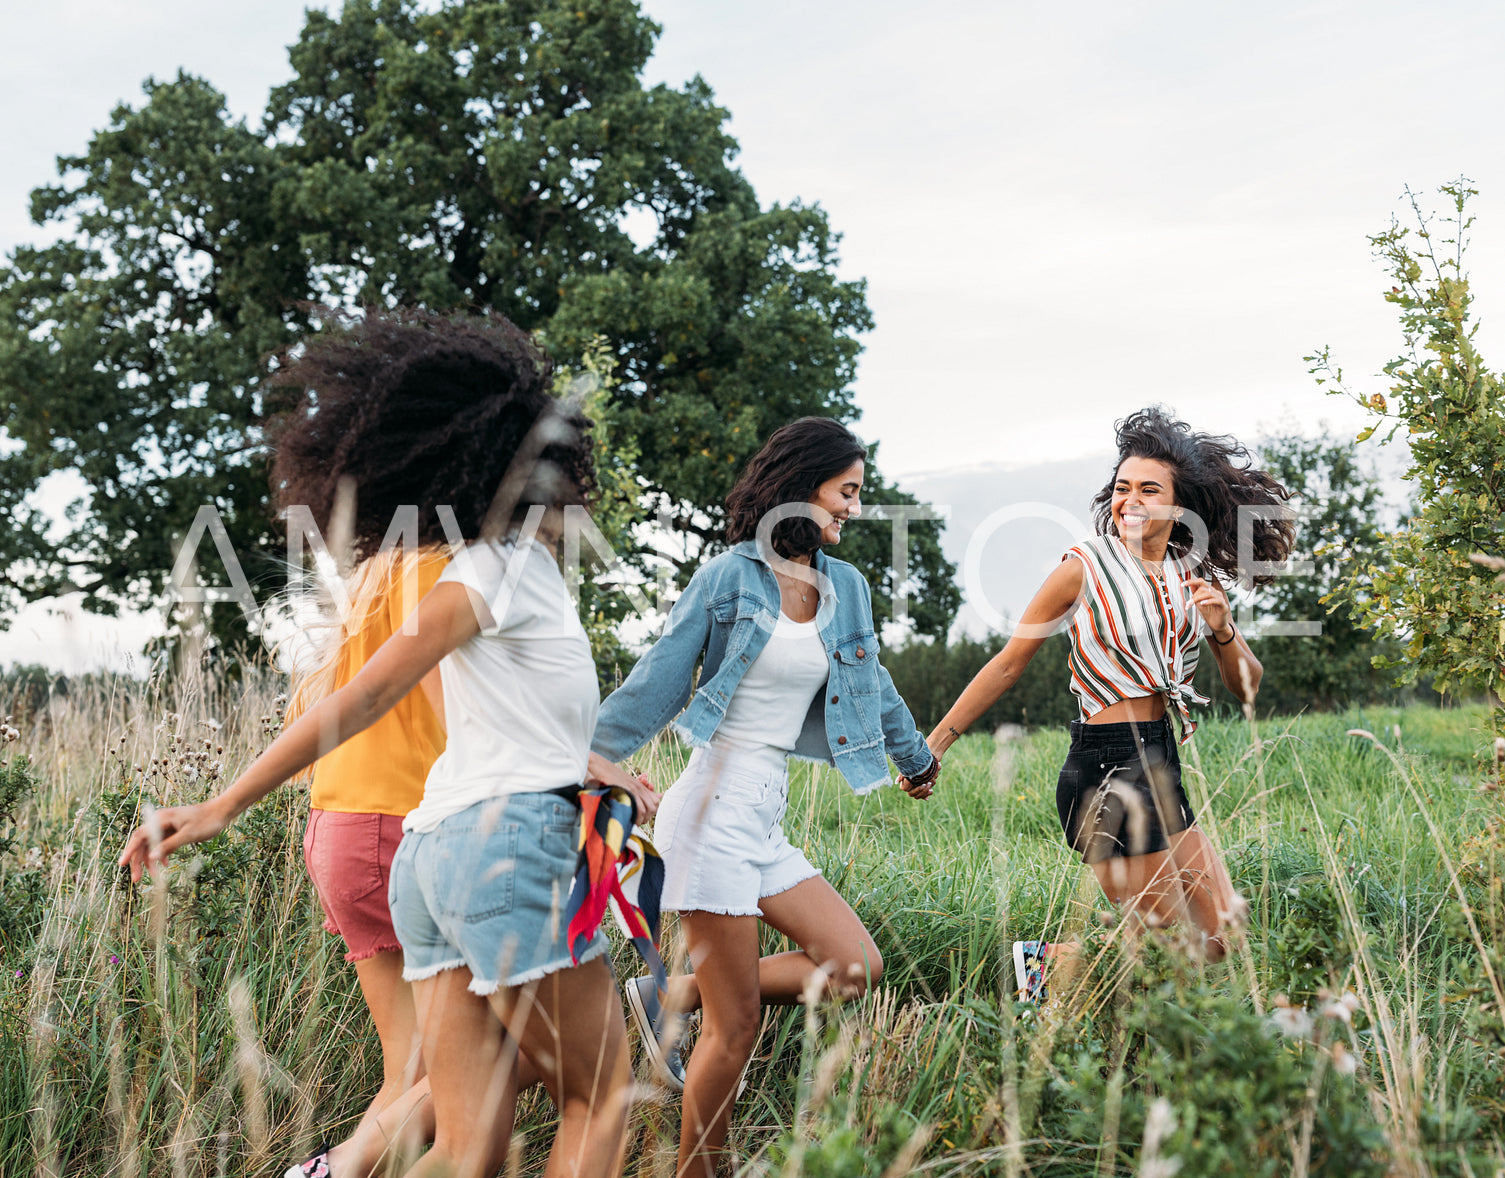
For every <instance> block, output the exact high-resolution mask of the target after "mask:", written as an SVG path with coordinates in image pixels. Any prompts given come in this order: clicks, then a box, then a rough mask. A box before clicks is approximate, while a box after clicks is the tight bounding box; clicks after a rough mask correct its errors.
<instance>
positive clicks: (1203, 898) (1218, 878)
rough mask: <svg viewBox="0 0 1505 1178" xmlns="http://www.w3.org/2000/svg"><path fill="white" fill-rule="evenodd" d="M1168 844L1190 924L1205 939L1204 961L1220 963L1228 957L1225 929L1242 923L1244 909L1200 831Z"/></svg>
mask: <svg viewBox="0 0 1505 1178" xmlns="http://www.w3.org/2000/svg"><path fill="white" fill-rule="evenodd" d="M1170 843H1171V858H1172V859H1173V860H1175V863H1176V870H1177V871H1178V872H1180V875H1181V890H1182V892H1183V894H1184V895H1185V896H1186V906H1187V908H1188V909H1190V911H1191V919H1192V923H1194V924H1195V925H1196V926H1197V927H1198V928H1199V929H1201V930H1202V932H1203V934H1204V935H1205V936H1206V937H1207V959H1208V960H1209V961H1221V960H1223V958H1224V957H1225V956H1227V954H1228V927H1229V925H1230V924H1239V923H1241V922H1242V921H1243V918H1244V913H1245V909H1246V908H1247V905H1246V904H1245V903H1244V900H1243V897H1241V896H1240V895H1239V894H1238V893H1237V892H1236V891H1234V890H1233V880H1231V879H1230V878H1229V877H1228V868H1227V867H1226V866H1225V865H1224V863H1223V857H1222V856H1221V855H1220V854H1218V849H1217V848H1216V847H1215V846H1213V845H1212V840H1211V839H1209V838H1208V837H1207V836H1206V835H1205V834H1203V833H1202V831H1201V829H1200V828H1199V827H1196V826H1192V827H1189V828H1188V829H1186V830H1183V831H1182V832H1181V833H1180V834H1173V835H1171V838H1170Z"/></svg>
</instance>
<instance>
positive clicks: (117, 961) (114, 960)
mask: <svg viewBox="0 0 1505 1178" xmlns="http://www.w3.org/2000/svg"><path fill="white" fill-rule="evenodd" d="M110 964H111V965H119V964H120V958H118V957H116V956H115V954H113V953H111V954H110Z"/></svg>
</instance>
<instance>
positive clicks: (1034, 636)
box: [926, 558, 1083, 756]
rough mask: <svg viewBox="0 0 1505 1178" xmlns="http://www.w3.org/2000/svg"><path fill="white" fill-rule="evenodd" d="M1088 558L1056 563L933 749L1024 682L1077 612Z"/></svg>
mask: <svg viewBox="0 0 1505 1178" xmlns="http://www.w3.org/2000/svg"><path fill="white" fill-rule="evenodd" d="M1082 576H1083V574H1082V562H1081V561H1080V560H1076V559H1075V558H1072V559H1069V560H1063V561H1062V562H1061V563H1060V564H1059V565H1057V566H1056V568H1055V569H1054V571H1052V572H1051V574H1050V576H1048V577H1046V578H1045V583H1044V584H1043V585H1041V586H1040V588H1039V591H1038V592H1036V594H1035V596H1034V598H1033V600H1031V601H1030V603H1029V606H1028V607H1027V608H1026V609H1025V611H1024V616H1023V617H1022V618H1021V619H1020V622H1019V627H1018V629H1017V630H1016V631H1015V632H1014V636H1013V637H1012V638H1010V639H1009V641H1008V645H1007V646H1005V647H1004V648H1003V649H1002V650H1000V651H999V652H998V653H997V654H996V655H994V656H993V657H992V658H991V659H990V660H989V661H988V664H987V665H986V666H985V667H983V669H982V670H980V671H978V672H977V674H976V675H975V676H973V679H972V682H971V683H969V684H967V686H966V689H965V690H964V691H963V692H962V693H961V695H960V696H958V697H957V700H956V702H955V703H954V704H952V705H951V710H950V711H949V712H947V713H946V716H945V719H943V720H942V721H941V722H940V723H939V724H937V725H936V726H935V729H934V731H932V732H931V734H930V736H929V737H928V738H927V740H926V743H927V744H929V745H930V748H931V751H932V752H934V753H935V755H936V756H940V755H941V754H942V753H944V752H945V751H946V750H947V749H948V748H950V747H951V744H952V742H953V741H955V740H956V738H957V737H958V736H960V735H961V734H962V733H963V732H965V731H966V730H967V729H968V728H970V727H971V726H972V725H973V724H975V723H977V720H978V717H980V716H981V715H982V714H983V713H984V712H986V711H987V710H988V709H989V708H990V707H992V706H993V704H994V703H995V702H996V701H997V699H998V697H999V696H1001V695H1002V694H1003V693H1004V692H1005V691H1007V690H1008V689H1009V688H1010V687H1012V686H1013V685H1014V684H1015V683H1017V682H1018V680H1019V676H1020V675H1022V674H1023V673H1024V668H1025V667H1027V666H1029V661H1030V659H1032V658H1034V657H1035V652H1036V651H1038V650H1039V649H1040V647H1041V645H1042V644H1043V643H1044V642H1045V640H1046V639H1047V638H1048V637H1050V635H1051V634H1053V633H1055V632H1056V630H1057V628H1058V627H1059V626H1060V624H1061V623H1062V622H1063V621H1064V620H1065V619H1066V618H1068V617H1069V616H1070V615H1071V612H1072V610H1073V609H1074V608H1075V606H1076V603H1077V599H1078V598H1080V597H1081V595H1082Z"/></svg>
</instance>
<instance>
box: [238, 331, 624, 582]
mask: <svg viewBox="0 0 1505 1178" xmlns="http://www.w3.org/2000/svg"><path fill="white" fill-rule="evenodd" d="M315 314H316V315H317V316H318V317H319V318H322V319H324V320H325V322H326V323H330V322H332V324H333V326H332V327H329V328H327V329H326V330H325V331H322V332H320V333H319V334H318V335H315V336H313V337H312V338H309V339H307V340H305V341H304V342H302V343H301V344H298V345H296V346H295V347H294V348H291V349H288V350H286V351H284V352H283V353H281V354H280V355H279V356H278V357H277V358H276V359H275V361H274V370H273V372H272V376H271V381H270V383H271V385H272V386H273V388H274V390H281V395H280V397H278V400H277V401H276V403H275V404H274V405H273V406H272V408H273V410H274V415H273V416H272V417H271V418H270V419H269V421H268V422H267V440H268V441H269V443H270V444H271V447H272V452H273V453H272V463H271V483H272V495H273V501H274V503H275V505H276V506H277V507H278V509H283V508H286V507H289V506H292V505H294V504H306V505H307V506H308V507H309V509H310V511H311V512H312V513H313V516H314V519H315V521H316V522H317V523H318V524H319V526H320V528H321V529H322V528H327V527H328V526H329V523H330V520H331V518H332V516H333V514H334V511H335V502H336V499H337V497H338V496H339V495H341V494H342V493H343V492H342V491H341V487H342V485H343V486H345V487H348V488H349V489H350V490H352V491H353V492H354V500H355V511H354V516H355V519H354V536H353V548H354V556H355V557H356V559H357V560H365V559H366V558H368V557H370V556H373V555H375V554H376V553H377V551H378V550H379V549H380V547H381V543H382V540H383V538H384V537H385V536H386V534H387V529H388V527H389V526H390V525H391V523H392V519H393V515H394V513H395V512H396V511H397V510H398V508H400V507H402V506H404V505H410V504H416V505H417V507H418V543H419V545H420V546H424V545H428V544H437V543H443V542H444V541H445V540H446V536H445V533H444V528H443V525H442V523H441V521H440V519H439V515H438V511H437V508H438V507H440V506H445V505H447V506H449V507H450V508H452V509H453V511H454V513H455V522H456V523H457V524H458V526H459V530H460V533H461V535H462V536H464V538H465V539H467V540H474V539H476V538H478V537H480V536H482V535H483V534H501V533H502V532H504V531H505V530H506V528H507V527H508V526H510V525H511V524H512V523H513V522H515V520H516V519H517V518H518V516H520V515H521V514H523V513H525V512H526V510H527V508H529V507H531V506H534V505H537V504H542V505H544V506H558V505H562V504H566V503H585V502H588V501H589V499H590V497H591V495H592V494H593V492H594V490H595V465H594V461H593V456H592V451H591V442H590V437H589V433H588V431H589V429H590V426H591V422H590V421H589V419H587V418H586V417H585V416H583V415H582V414H581V413H580V412H579V411H578V410H577V409H575V408H573V407H571V406H569V405H567V404H563V403H561V402H559V401H557V400H556V399H555V398H554V397H553V396H551V395H550V391H549V390H550V378H551V376H552V373H553V365H552V363H551V362H550V360H549V358H548V357H547V356H546V355H545V354H544V353H543V351H542V350H541V349H540V348H539V347H538V345H537V344H536V343H534V342H533V340H532V339H531V338H530V337H529V336H528V334H527V333H526V332H524V331H523V330H522V329H520V328H518V327H517V326H515V325H514V324H512V323H511V322H509V321H508V320H507V319H504V318H503V317H502V316H500V315H494V314H486V315H471V316H461V315H452V316H451V315H439V314H435V313H433V312H429V311H423V310H417V309H413V308H400V309H396V310H384V309H370V310H367V311H366V312H365V314H364V315H350V314H345V313H341V312H334V311H330V310H327V309H324V308H318V309H316V311H315ZM274 395H276V393H275V392H274ZM504 517H505V518H504Z"/></svg>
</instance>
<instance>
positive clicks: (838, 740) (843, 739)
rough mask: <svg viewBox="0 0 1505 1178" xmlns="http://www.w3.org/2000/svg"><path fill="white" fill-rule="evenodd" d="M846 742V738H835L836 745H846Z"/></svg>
mask: <svg viewBox="0 0 1505 1178" xmlns="http://www.w3.org/2000/svg"><path fill="white" fill-rule="evenodd" d="M846 742H847V738H846V737H845V736H838V737H837V738H836V743H837V744H846Z"/></svg>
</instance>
